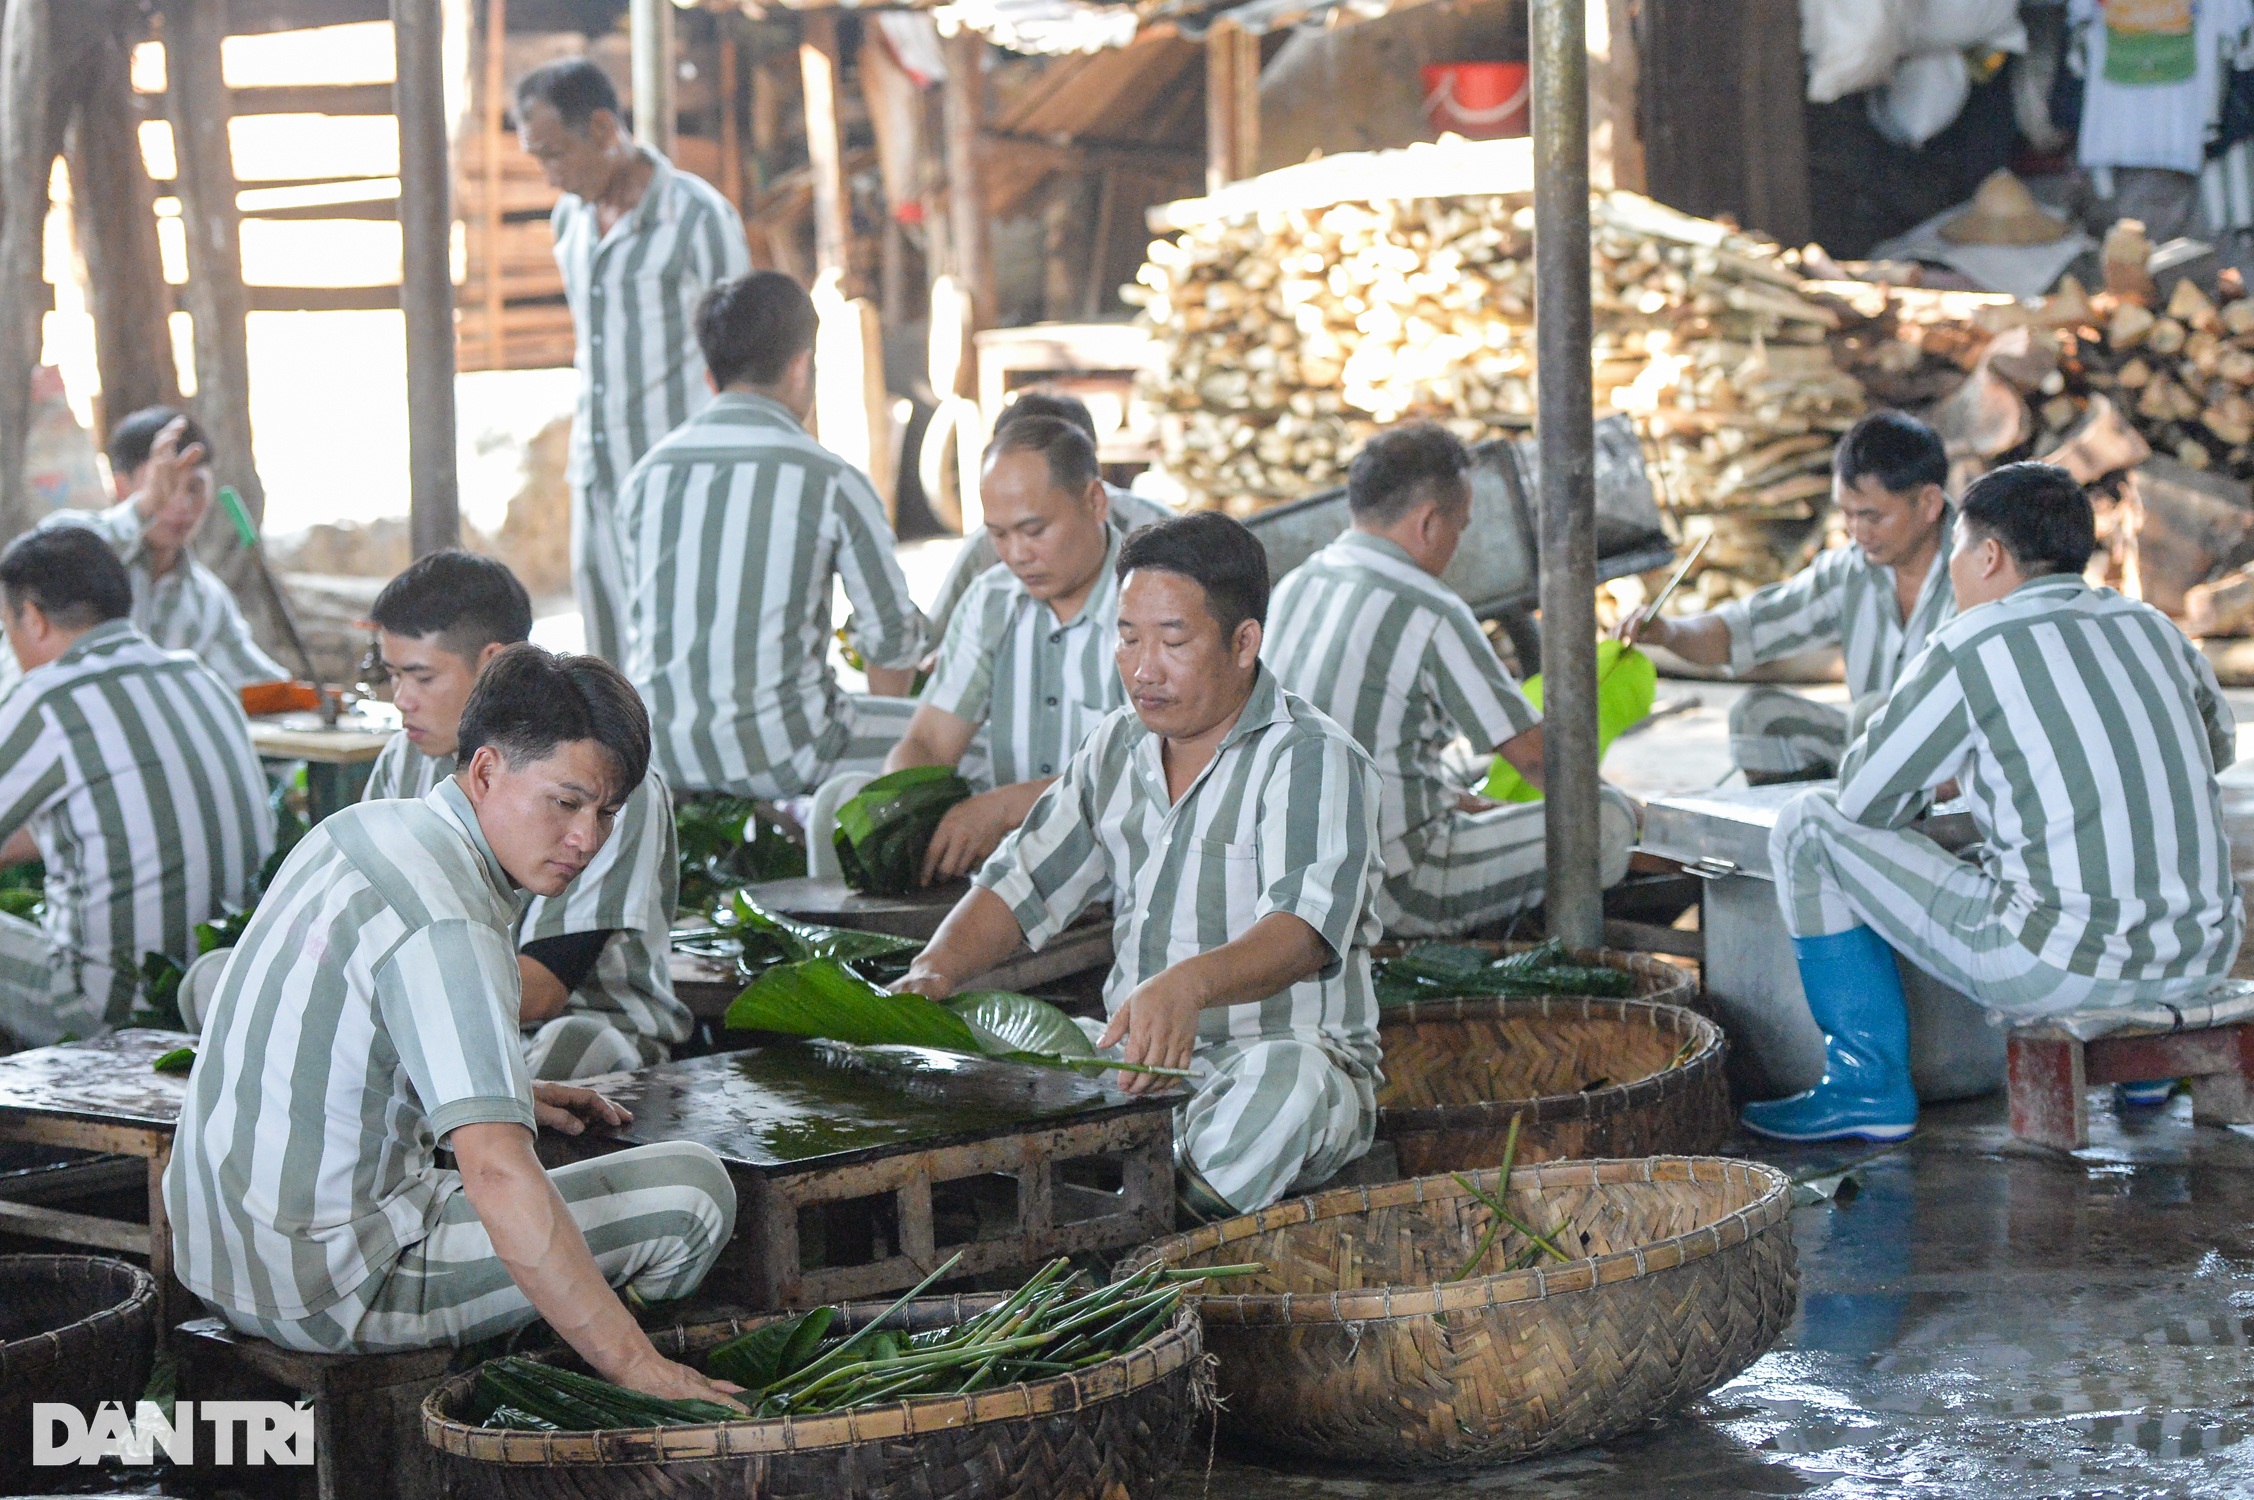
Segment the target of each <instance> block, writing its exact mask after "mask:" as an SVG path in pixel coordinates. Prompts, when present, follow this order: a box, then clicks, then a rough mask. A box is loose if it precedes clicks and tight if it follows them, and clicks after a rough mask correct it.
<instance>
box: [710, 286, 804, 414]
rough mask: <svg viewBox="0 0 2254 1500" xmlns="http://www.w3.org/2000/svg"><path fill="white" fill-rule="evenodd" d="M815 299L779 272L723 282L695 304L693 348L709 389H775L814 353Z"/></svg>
mask: <svg viewBox="0 0 2254 1500" xmlns="http://www.w3.org/2000/svg"><path fill="white" fill-rule="evenodd" d="M815 321H816V320H815V316H814V299H813V298H812V297H809V296H807V295H806V288H804V287H802V286H800V285H799V284H798V283H797V282H795V281H793V280H791V279H790V277H788V276H786V275H784V274H783V273H782V272H780V271H754V272H752V273H751V274H750V275H749V276H739V277H737V278H736V279H735V280H734V281H723V282H721V283H720V284H719V285H718V286H716V287H714V288H713V289H712V290H711V291H709V292H706V293H705V294H704V300H703V301H701V302H699V303H698V304H697V344H698V346H699V347H700V348H702V349H703V350H704V365H705V368H706V369H708V370H710V371H711V372H712V381H713V384H715V385H717V386H719V387H720V388H722V389H723V390H725V389H726V388H727V387H728V386H730V385H733V384H734V383H735V382H737V381H739V380H748V381H750V382H751V383H752V384H753V385H773V384H774V383H775V382H776V381H778V380H780V379H782V378H783V371H785V370H787V369H789V368H790V362H791V361H792V360H794V359H796V358H798V356H799V355H801V354H804V353H805V352H806V351H807V350H809V349H811V348H813V347H814V324H815Z"/></svg>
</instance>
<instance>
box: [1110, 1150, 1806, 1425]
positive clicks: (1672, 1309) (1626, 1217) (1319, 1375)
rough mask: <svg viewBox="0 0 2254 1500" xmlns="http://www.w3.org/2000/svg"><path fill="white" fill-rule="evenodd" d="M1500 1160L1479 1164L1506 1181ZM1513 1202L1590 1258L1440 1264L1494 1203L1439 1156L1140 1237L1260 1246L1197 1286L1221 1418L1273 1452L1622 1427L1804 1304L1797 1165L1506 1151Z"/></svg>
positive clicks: (1778, 1326)
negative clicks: (1516, 1159) (1557, 1157)
mask: <svg viewBox="0 0 2254 1500" xmlns="http://www.w3.org/2000/svg"><path fill="white" fill-rule="evenodd" d="M1466 1175H1467V1176H1468V1175H1470V1174H1466ZM1497 1176H1498V1174H1497V1173H1494V1172H1487V1173H1481V1174H1479V1175H1478V1176H1477V1177H1474V1178H1472V1180H1474V1181H1476V1182H1478V1184H1479V1186H1480V1187H1481V1189H1482V1190H1483V1191H1486V1192H1489V1193H1493V1192H1494V1190H1495V1186H1496V1177H1497ZM1508 1202H1509V1205H1510V1207H1511V1209H1512V1211H1513V1212H1514V1213H1515V1214H1517V1215H1518V1216H1519V1217H1520V1218H1522V1219H1525V1220H1527V1221H1529V1222H1530V1223H1532V1224H1533V1226H1534V1227H1535V1228H1537V1229H1543V1230H1545V1231H1546V1230H1549V1229H1552V1228H1555V1227H1558V1226H1561V1225H1565V1226H1570V1228H1569V1229H1560V1230H1559V1232H1560V1233H1561V1234H1563V1235H1566V1236H1568V1237H1569V1238H1570V1239H1580V1240H1582V1241H1584V1243H1583V1244H1582V1245H1581V1246H1580V1248H1582V1249H1583V1250H1585V1251H1586V1253H1587V1258H1586V1259H1583V1260H1577V1261H1572V1262H1569V1263H1562V1264H1561V1263H1559V1262H1556V1261H1549V1262H1546V1263H1544V1264H1543V1265H1541V1266H1539V1267H1538V1268H1536V1269H1532V1270H1524V1271H1514V1272H1505V1273H1500V1274H1490V1275H1482V1276H1476V1277H1474V1278H1472V1279H1469V1280H1463V1281H1448V1280H1445V1279H1444V1278H1447V1277H1450V1276H1453V1275H1454V1274H1455V1273H1456V1271H1457V1270H1458V1269H1459V1268H1461V1267H1462V1266H1463V1264H1464V1263H1465V1262H1466V1261H1467V1260H1468V1259H1469V1258H1470V1256H1471V1253H1472V1251H1473V1249H1474V1248H1475V1247H1476V1245H1477V1244H1478V1241H1479V1238H1480V1235H1481V1234H1482V1232H1483V1231H1484V1230H1485V1228H1486V1225H1487V1222H1488V1219H1489V1212H1488V1210H1487V1209H1486V1208H1484V1207H1483V1206H1482V1205H1481V1204H1480V1202H1479V1200H1478V1198H1477V1197H1476V1196H1474V1195H1473V1194H1472V1193H1470V1192H1469V1191H1467V1190H1466V1189H1465V1188H1464V1187H1463V1186H1462V1185H1461V1184H1459V1183H1458V1182H1456V1181H1455V1180H1454V1178H1453V1177H1445V1176H1444V1177H1428V1178H1424V1179H1421V1180H1418V1181H1414V1182H1396V1183H1387V1184H1384V1185H1382V1186H1379V1187H1372V1188H1349V1189H1343V1190H1341V1191H1338V1192H1333V1193H1324V1194H1322V1195H1320V1196H1318V1197H1314V1198H1300V1199H1295V1200H1292V1201H1290V1202H1286V1203H1279V1204H1277V1205H1276V1206H1275V1207H1273V1208H1268V1209H1263V1210H1262V1211H1260V1212H1259V1213H1256V1214H1248V1215H1244V1216H1242V1217H1240V1218H1235V1219H1227V1220H1223V1221H1222V1222H1220V1223H1217V1224H1209V1225H1206V1226H1205V1227H1203V1228H1200V1229H1195V1230H1191V1231H1189V1232H1188V1233H1186V1234H1178V1235H1174V1236H1172V1237H1170V1238H1168V1239H1164V1240H1160V1241H1159V1242H1157V1243H1156V1244H1154V1245H1151V1246H1149V1247H1146V1248H1145V1249H1143V1250H1141V1251H1138V1252H1137V1253H1136V1255H1135V1256H1134V1257H1132V1259H1133V1261H1134V1262H1135V1263H1147V1262H1148V1261H1150V1260H1152V1259H1154V1258H1156V1259H1162V1260H1164V1261H1166V1262H1168V1263H1170V1264H1173V1265H1180V1266H1198V1265H1221V1264H1227V1263H1232V1262H1242V1261H1259V1262H1262V1263H1263V1264H1264V1265H1265V1266H1266V1267H1267V1269H1266V1270H1265V1271H1264V1272H1262V1273H1260V1274H1259V1275H1257V1276H1254V1277H1251V1278H1249V1279H1247V1280H1245V1281H1232V1282H1230V1283H1228V1285H1230V1286H1231V1287H1250V1288H1251V1290H1249V1291H1245V1292H1241V1293H1231V1294H1227V1295H1213V1296H1206V1297H1202V1298H1200V1299H1198V1301H1199V1311H1200V1312H1201V1314H1202V1315H1203V1317H1204V1319H1205V1330H1206V1341H1207V1346H1208V1347H1209V1348H1210V1349H1211V1350H1212V1351H1213V1353H1214V1355H1215V1357H1216V1358H1217V1360H1218V1361H1219V1369H1218V1372H1217V1380H1218V1383H1219V1387H1220V1395H1221V1421H1222V1422H1223V1424H1224V1425H1225V1426H1226V1427H1227V1428H1228V1429H1229V1430H1230V1431H1232V1432H1233V1433H1236V1434H1238V1435H1240V1436H1242V1437H1245V1438H1248V1439H1250V1440H1252V1441H1254V1442H1256V1443H1259V1444H1262V1445H1264V1446H1267V1447H1270V1448H1273V1449H1276V1450H1278V1451H1280V1452H1286V1453H1290V1454H1293V1455H1296V1456H1300V1457H1316V1458H1321V1459H1324V1460H1328V1461H1332V1462H1338V1463H1346V1464H1358V1465H1372V1466H1377V1467H1383V1468H1414V1467H1420V1466H1425V1465H1435V1464H1457V1463H1468V1462H1473V1461H1495V1460H1502V1459H1516V1458H1525V1457H1528V1456H1531V1455H1533V1454H1538V1453H1551V1452H1557V1451H1559V1450H1562V1449H1566V1448H1575V1447H1579V1446H1581V1445H1582V1444H1584V1443H1591V1442H1596V1441H1599V1440H1601V1439H1604V1438H1607V1437H1611V1436H1613V1435H1615V1434H1617V1433H1621V1432H1625V1431H1627V1430H1629V1429H1631V1428H1633V1427H1636V1426H1637V1425H1639V1424H1640V1423H1643V1422H1645V1421H1648V1420H1649V1419H1650V1418H1652V1417H1654V1416H1657V1415H1659V1414H1661V1413H1663V1412H1667V1411H1671V1410H1673V1409H1675V1408H1677V1407H1680V1406H1682V1405H1683V1404H1685V1403H1686V1402H1688V1401H1691V1400H1692V1399H1694V1398H1696V1397H1697V1396H1699V1395H1701V1394H1703V1393H1705V1392H1707V1391H1709V1390H1712V1389H1713V1388H1714V1387H1715V1386H1718V1385H1720V1384H1722V1383H1723V1382H1724V1381H1727V1380H1729V1379H1730V1378H1732V1377H1733V1376H1735V1375H1736V1374H1737V1373H1738V1372H1739V1371H1741V1370H1743V1369H1744V1368H1745V1367H1746V1366H1747V1365H1749V1364H1751V1363H1752V1362H1753V1361H1754V1360H1756V1359H1758V1358H1759V1357H1760V1356H1761V1355H1762V1353H1764V1352H1765V1351H1766V1350H1767V1349H1768V1348H1769V1346H1770V1345H1771V1344H1773V1343H1774V1342H1775V1341H1776V1340H1777V1338H1778V1337H1779V1336H1780V1335H1781V1334H1782V1333H1783V1332H1784V1330H1785V1326H1786V1325H1787V1324H1788V1323H1789V1322H1790V1321H1791V1319H1792V1314H1793V1309H1794V1307H1795V1305H1796V1303H1797V1301H1798V1295H1799V1277H1798V1271H1797V1269H1796V1264H1795V1260H1794V1256H1793V1247H1792V1226H1791V1222H1790V1220H1789V1218H1788V1217H1787V1214H1788V1211H1789V1209H1790V1207H1791V1185H1790V1183H1789V1182H1787V1180H1786V1179H1785V1177H1784V1176H1783V1175H1782V1174H1781V1173H1779V1172H1776V1171H1774V1170H1772V1169H1770V1168H1768V1167H1765V1166H1761V1165H1758V1164H1756V1163H1752V1162H1742V1161H1728V1160H1723V1159H1721V1158H1718V1157H1651V1158H1647V1159H1645V1160H1642V1161H1572V1162H1550V1163H1546V1164H1544V1165H1542V1166H1537V1167H1526V1168H1522V1169H1520V1170H1518V1171H1516V1172H1513V1173H1512V1174H1511V1180H1510V1197H1509V1200H1508ZM1563 1248H1565V1249H1566V1250H1567V1253H1571V1250H1572V1249H1573V1248H1574V1247H1573V1246H1572V1245H1571V1244H1566V1245H1564V1246H1563ZM1500 1261H1501V1257H1500V1256H1499V1255H1498V1254H1496V1253H1494V1252H1490V1256H1489V1259H1488V1260H1487V1261H1486V1262H1485V1264H1487V1265H1490V1266H1492V1265H1496V1264H1499V1263H1500Z"/></svg>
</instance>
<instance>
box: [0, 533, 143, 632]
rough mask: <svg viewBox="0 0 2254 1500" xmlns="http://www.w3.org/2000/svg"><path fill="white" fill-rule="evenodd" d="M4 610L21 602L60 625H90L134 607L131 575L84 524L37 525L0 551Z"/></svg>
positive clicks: (81, 627) (85, 627)
mask: <svg viewBox="0 0 2254 1500" xmlns="http://www.w3.org/2000/svg"><path fill="white" fill-rule="evenodd" d="M0 592H5V594H6V595H7V600H8V612H9V613H10V614H13V613H15V612H16V611H17V610H19V609H22V608H23V607H24V606H25V605H26V604H36V605H38V606H39V611H40V613H41V614H44V615H45V616H46V617H47V618H48V619H49V620H51V621H52V622H54V623H55V624H56V625H58V626H60V627H61V628H62V629H64V630H91V629H93V628H94V627H95V626H96V625H101V624H106V623H107V622H109V621H111V620H122V619H124V618H125V617H126V616H127V615H129V614H131V613H132V612H133V580H132V579H131V578H129V577H127V576H126V572H125V564H123V563H121V562H119V561H118V560H117V554H116V553H115V552H112V551H111V550H110V544H109V543H108V542H105V541H103V540H102V539H101V538H100V537H99V536H97V535H95V534H94V532H93V531H92V529H90V528H88V527H85V526H78V525H66V526H42V527H40V528H39V529H38V530H36V531H27V532H25V533H24V534H23V535H22V536H19V537H17V538H16V539H15V540H14V541H13V542H11V543H9V544H8V550H7V551H5V552H0Z"/></svg>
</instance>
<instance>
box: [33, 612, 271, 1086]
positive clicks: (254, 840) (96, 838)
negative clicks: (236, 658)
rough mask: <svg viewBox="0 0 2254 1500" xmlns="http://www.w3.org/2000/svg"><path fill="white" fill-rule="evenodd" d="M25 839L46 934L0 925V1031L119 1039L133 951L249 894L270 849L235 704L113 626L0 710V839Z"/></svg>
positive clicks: (159, 945)
mask: <svg viewBox="0 0 2254 1500" xmlns="http://www.w3.org/2000/svg"><path fill="white" fill-rule="evenodd" d="M19 828H29V829H30V830H31V834H32V837H33V839H34V840H36V841H37V843H38V845H39V857H40V858H41V859H42V860H44V861H45V862H46V865H47V914H46V918H45V923H44V930H42V928H39V927H34V926H32V925H31V924H30V923H29V922H25V921H21V920H18V919H16V918H12V917H11V918H0V1032H5V1033H6V1034H8V1035H9V1036H12V1037H13V1038H15V1039H16V1040H17V1041H19V1042H23V1043H26V1044H29V1045H33V1046H45V1045H47V1044H49V1043H51V1042H57V1041H60V1040H62V1039H63V1038H64V1037H65V1036H78V1037H81V1038H85V1037H93V1036H96V1035H99V1034H100V1033H101V1032H103V1031H106V1030H108V1029H109V1028H110V1027H112V1026H122V1025H124V1024H125V1022H126V1020H127V1018H128V1017H129V1016H130V1014H131V1012H132V1008H133V995H134V992H135V990H136V988H137V987H138V984H139V974H140V967H141V959H142V956H143V955H145V954H149V953H162V954H165V955H166V956H168V957H170V958H173V959H176V960H178V961H179V962H181V963H186V962H187V961H188V960H189V959H191V958H193V957H195V954H196V943H195V927H196V924H197V923H198V922H208V921H210V920H211V919H212V918H213V917H216V916H219V915H220V914H222V913H223V912H225V911H228V910H230V909H237V910H239V909H240V908H241V907H242V906H243V905H244V904H246V903H247V902H248V901H249V899H250V895H251V886H252V883H253V882H254V881H255V880H256V879H257V877H258V869H259V866H260V865H262V864H264V863H265V861H266V856H267V855H268V854H269V853H271V852H272V851H273V848H274V814H273V812H272V810H271V809H270V808H269V807H268V806H267V803H266V777H265V773H264V772H262V771H261V770H260V769H259V765H258V756H257V754H256V752H254V751H253V750H252V749H251V744H250V726H249V725H248V724H247V723H245V722H244V720H243V710H242V705H241V703H240V702H239V701H238V700H237V699H236V697H235V695H234V693H232V692H230V691H229V690H228V689H227V687H226V686H225V684H223V683H221V682H220V681H219V679H218V678H216V677H214V676H213V675H212V674H211V672H210V670H209V669H208V668H206V667H204V666H203V665H202V664H201V663H199V662H197V661H196V660H195V659H194V658H193V657H189V656H185V655H182V654H179V653H177V652H171V651H164V650H160V649H158V647H157V646H156V645H155V644H154V643H153V642H151V641H150V640H149V638H148V637H146V636H144V635H142V634H141V632H140V631H138V630H136V629H134V628H133V624H132V622H131V621H129V620H111V621H109V622H108V623H106V624H102V625H97V626H95V627H94V628H93V629H91V630H89V631H87V632H86V633H85V634H84V635H82V636H80V637H79V638H78V639H77V640H76V641H74V642H73V643H72V644H71V647H70V649H69V650H67V651H65V652H64V653H63V654H62V655H61V656H60V657H58V658H57V659H56V660H54V661H52V662H49V663H48V664H47V665H46V666H43V667H39V668H37V669H35V670H33V671H31V672H28V673H26V674H24V676H23V677H22V678H21V679H19V680H18V681H17V683H16V684H15V686H14V687H12V688H11V689H9V690H8V693H7V694H6V696H5V697H0V842H4V841H6V840H7V839H8V838H10V837H12V836H13V835H14V834H15V832H16V830H18V829H19Z"/></svg>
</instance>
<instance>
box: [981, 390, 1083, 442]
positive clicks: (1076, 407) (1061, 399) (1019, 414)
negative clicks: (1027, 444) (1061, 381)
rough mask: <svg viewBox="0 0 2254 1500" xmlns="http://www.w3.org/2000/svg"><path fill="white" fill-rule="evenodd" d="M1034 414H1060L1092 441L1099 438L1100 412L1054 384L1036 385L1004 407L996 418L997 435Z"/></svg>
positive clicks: (995, 428)
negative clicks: (1098, 417)
mask: <svg viewBox="0 0 2254 1500" xmlns="http://www.w3.org/2000/svg"><path fill="white" fill-rule="evenodd" d="M1033 417H1059V418H1062V419H1063V420H1064V421H1067V422H1070V423H1071V424H1072V425H1073V426H1075V427H1077V428H1079V429H1080V430H1081V431H1082V432H1085V433H1086V434H1088V441H1089V442H1091V443H1092V442H1094V441H1096V414H1095V413H1094V412H1092V411H1090V410H1088V403H1087V402H1085V401H1083V400H1081V399H1080V398H1079V397H1078V396H1075V395H1073V394H1072V393H1071V392H1069V391H1060V390H1057V389H1055V388H1054V387H1052V386H1045V385H1036V386H1030V387H1028V388H1027V389H1025V390H1022V391H1019V392H1018V393H1017V394H1016V395H1015V396H1012V397H1011V398H1010V404H1009V405H1007V406H1005V407H1003V408H1002V414H1001V415H1000V416H998V417H996V418H995V419H994V435H995V436H996V437H1000V436H1001V435H1002V433H1003V431H1004V430H1005V429H1006V428H1008V426H1009V425H1010V424H1011V423H1012V422H1023V421H1027V420H1029V419H1031V418H1033Z"/></svg>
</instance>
